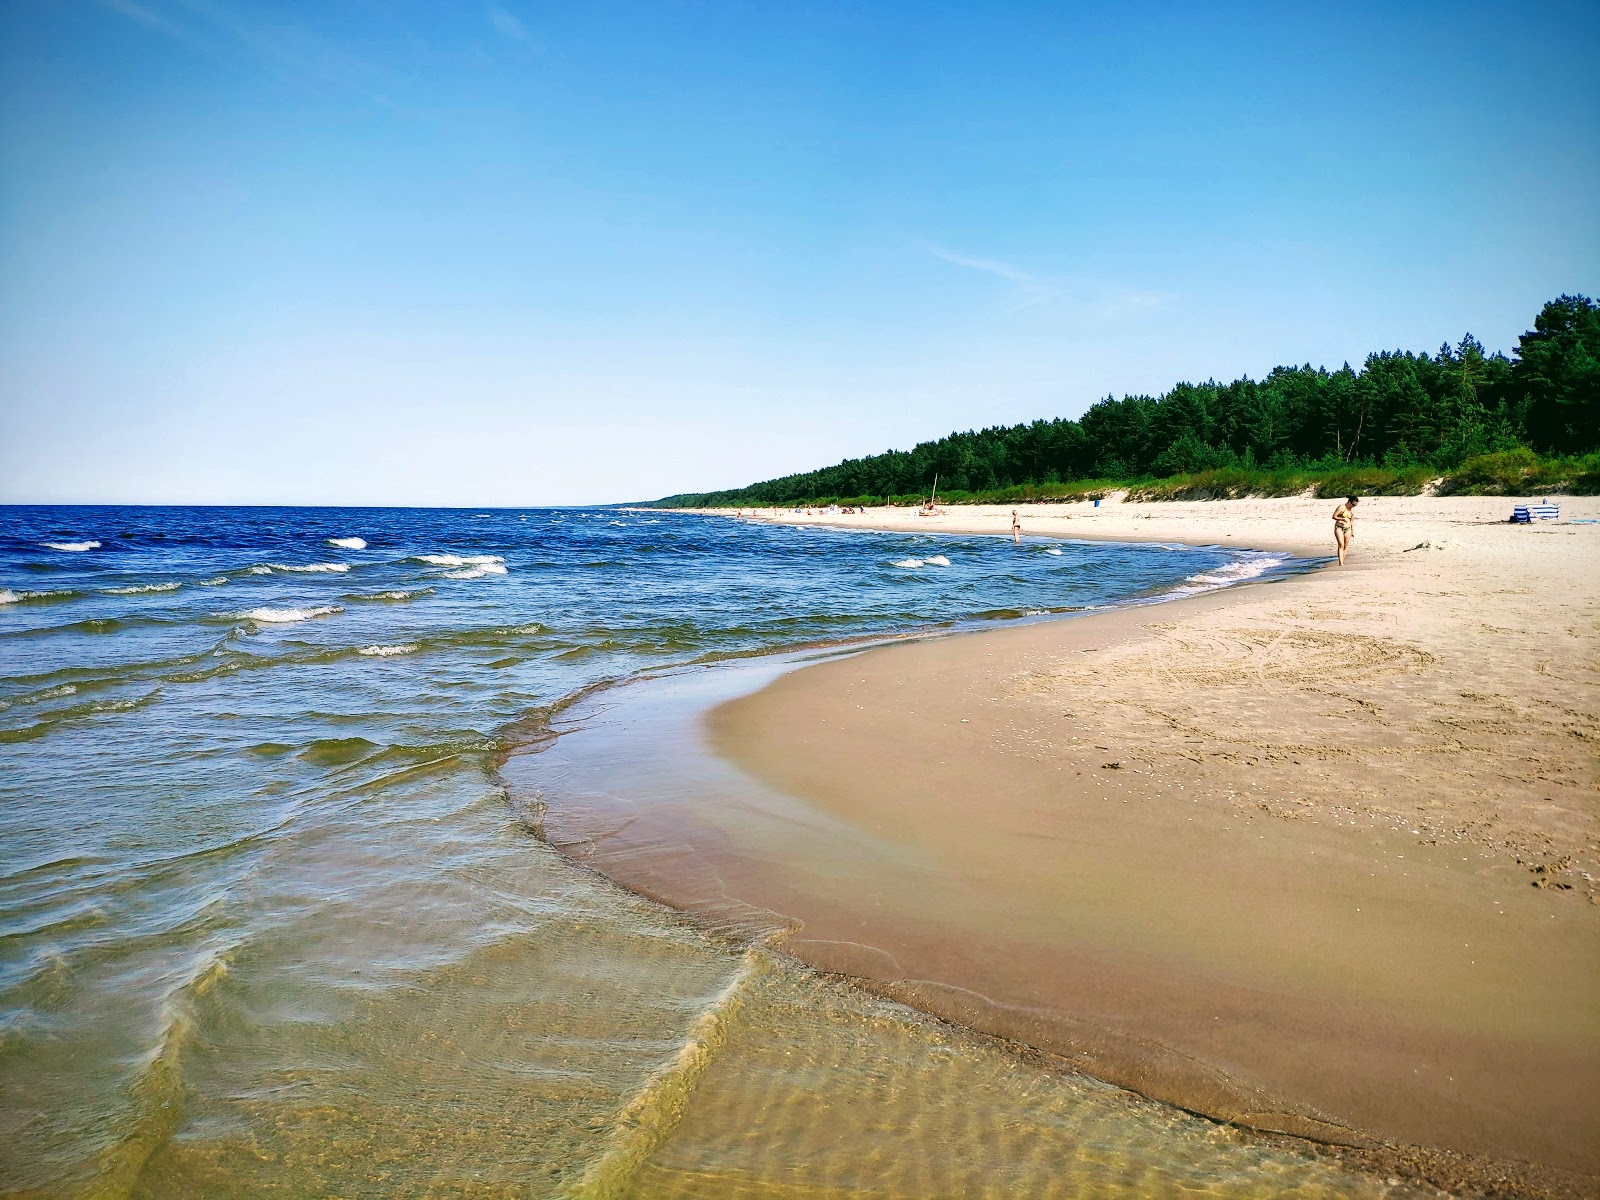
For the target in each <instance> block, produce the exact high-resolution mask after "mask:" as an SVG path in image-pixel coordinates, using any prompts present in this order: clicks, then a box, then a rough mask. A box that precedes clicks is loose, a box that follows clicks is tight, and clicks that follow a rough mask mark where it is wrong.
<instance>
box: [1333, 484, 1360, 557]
mask: <svg viewBox="0 0 1600 1200" xmlns="http://www.w3.org/2000/svg"><path fill="white" fill-rule="evenodd" d="M1360 503H1361V498H1360V497H1359V496H1346V497H1345V498H1344V503H1343V504H1341V505H1339V507H1338V508H1336V509H1334V510H1333V544H1334V545H1335V546H1337V547H1338V548H1339V565H1340V566H1341V567H1342V566H1344V552H1345V551H1346V550H1348V549H1350V539H1351V538H1353V537H1355V535H1356V505H1358V504H1360Z"/></svg>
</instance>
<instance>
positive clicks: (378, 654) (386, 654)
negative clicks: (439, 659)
mask: <svg viewBox="0 0 1600 1200" xmlns="http://www.w3.org/2000/svg"><path fill="white" fill-rule="evenodd" d="M416 648H417V644H416V643H415V642H403V643H401V644H400V645H398V646H363V647H361V649H359V650H357V651H356V653H357V654H365V655H366V656H367V657H368V658H393V657H394V656H395V655H396V654H410V653H411V652H412V651H413V650H415V649H416Z"/></svg>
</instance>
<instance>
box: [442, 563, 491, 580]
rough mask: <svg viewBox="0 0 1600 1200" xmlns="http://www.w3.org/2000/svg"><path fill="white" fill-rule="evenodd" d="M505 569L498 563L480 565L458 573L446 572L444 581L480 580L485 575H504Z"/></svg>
mask: <svg viewBox="0 0 1600 1200" xmlns="http://www.w3.org/2000/svg"><path fill="white" fill-rule="evenodd" d="M505 573H506V569H505V567H503V566H501V565H500V564H499V563H492V562H490V563H482V564H480V565H479V566H476V567H466V568H464V569H462V570H460V571H446V572H445V573H444V577H445V578H446V579H482V578H483V577H484V576H485V575H504V574H505Z"/></svg>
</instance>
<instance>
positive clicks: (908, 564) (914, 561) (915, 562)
mask: <svg viewBox="0 0 1600 1200" xmlns="http://www.w3.org/2000/svg"><path fill="white" fill-rule="evenodd" d="M889 565H890V566H891V567H904V568H905V569H906V570H908V571H915V570H916V569H917V568H918V567H925V566H927V565H928V564H927V563H926V562H925V561H923V560H922V559H920V558H897V559H896V560H895V561H894V562H892V563H890V564H889Z"/></svg>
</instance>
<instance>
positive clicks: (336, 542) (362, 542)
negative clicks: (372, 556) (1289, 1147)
mask: <svg viewBox="0 0 1600 1200" xmlns="http://www.w3.org/2000/svg"><path fill="white" fill-rule="evenodd" d="M328 545H330V546H338V547H339V548H340V549H341V550H365V549H366V548H367V539H366V538H359V537H342V538H329V539H328Z"/></svg>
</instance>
